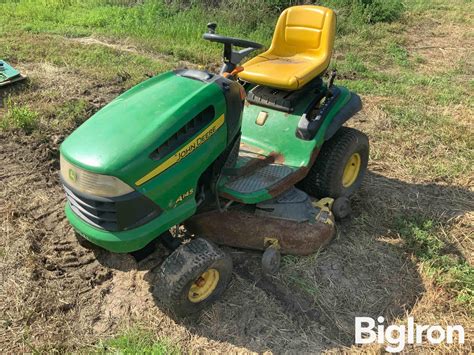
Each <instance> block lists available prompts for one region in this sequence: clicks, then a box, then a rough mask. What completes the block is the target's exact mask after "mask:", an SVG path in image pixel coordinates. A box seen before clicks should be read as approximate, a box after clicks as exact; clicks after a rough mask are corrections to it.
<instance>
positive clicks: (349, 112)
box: [324, 92, 362, 141]
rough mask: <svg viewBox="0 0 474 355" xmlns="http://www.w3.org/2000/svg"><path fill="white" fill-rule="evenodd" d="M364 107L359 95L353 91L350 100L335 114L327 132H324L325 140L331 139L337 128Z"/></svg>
mask: <svg viewBox="0 0 474 355" xmlns="http://www.w3.org/2000/svg"><path fill="white" fill-rule="evenodd" d="M361 109H362V101H361V99H360V97H359V95H357V94H354V93H353V92H351V98H350V99H349V101H348V102H347V103H346V104H345V105H344V107H343V108H341V110H340V111H339V112H338V113H337V114H336V116H334V118H333V119H332V121H331V123H330V124H329V127H328V128H327V129H326V133H325V134H324V140H325V141H327V140H328V139H330V138H331V137H332V136H333V135H334V134H335V133H336V132H337V130H338V129H339V128H340V127H341V126H342V125H343V124H344V123H345V122H346V121H347V120H349V118H351V117H352V116H354V115H355V114H356V113H357V112H359V111H360V110H361Z"/></svg>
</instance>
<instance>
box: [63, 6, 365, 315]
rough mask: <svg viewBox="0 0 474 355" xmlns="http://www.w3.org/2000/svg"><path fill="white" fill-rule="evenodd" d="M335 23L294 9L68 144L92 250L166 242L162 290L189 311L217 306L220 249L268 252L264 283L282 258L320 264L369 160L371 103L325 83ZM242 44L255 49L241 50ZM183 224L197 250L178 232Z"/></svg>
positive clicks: (75, 201)
mask: <svg viewBox="0 0 474 355" xmlns="http://www.w3.org/2000/svg"><path fill="white" fill-rule="evenodd" d="M335 24H336V18H335V14H334V12H333V11H332V10H330V9H327V8H324V7H321V6H310V5H305V6H294V7H290V8H288V9H286V10H285V11H284V12H283V13H282V14H281V16H280V19H279V20H278V23H277V26H276V29H275V34H274V36H273V41H272V44H271V47H270V48H269V49H268V50H267V51H266V52H264V53H262V54H259V55H257V56H256V57H255V58H253V59H251V60H250V61H248V62H247V63H245V64H244V65H243V67H241V66H238V64H239V63H240V61H241V60H242V59H243V58H244V57H245V56H247V55H248V54H249V53H251V52H252V51H254V50H256V49H259V48H261V47H262V46H261V45H260V44H258V43H255V42H251V41H247V40H243V39H237V38H232V37H226V36H222V35H219V34H217V33H216V27H217V26H216V24H214V23H210V24H208V32H207V33H205V34H204V35H203V38H204V39H206V40H209V41H212V42H218V43H221V44H223V45H224V55H223V59H224V64H223V66H222V69H221V71H220V73H219V74H212V73H208V72H206V71H198V70H188V69H181V70H175V71H172V72H167V73H164V74H161V75H159V76H157V77H154V78H152V79H149V80H147V81H145V82H143V83H141V84H139V85H137V86H135V87H134V88H132V89H130V90H129V91H127V92H126V93H124V94H122V95H121V96H119V97H118V98H116V99H115V100H113V101H112V102H111V103H110V104H108V105H107V106H106V107H104V108H103V109H102V110H100V111H99V112H97V113H96V114H95V115H94V116H93V117H91V118H90V119H89V120H87V121H86V122H85V123H84V124H83V125H82V126H80V127H79V128H78V129H77V130H76V131H75V132H73V133H72V134H71V135H70V136H69V137H68V138H67V139H66V140H65V141H64V143H63V144H62V145H61V178H62V181H63V184H64V188H65V191H66V195H67V200H68V202H67V204H66V215H67V218H68V220H69V221H70V223H71V224H72V226H73V227H74V229H75V230H76V232H77V237H78V240H79V242H81V243H82V244H83V245H86V244H90V243H92V244H95V245H98V246H100V247H102V248H105V249H107V250H109V251H112V252H119V253H124V252H134V251H137V250H139V249H141V248H143V247H145V246H146V245H148V244H149V243H150V242H152V241H153V240H155V239H156V238H159V240H161V241H162V242H163V244H164V245H165V246H167V247H168V248H170V249H171V254H170V255H169V256H168V257H167V258H166V260H165V261H164V262H163V263H162V264H161V266H160V278H159V282H158V283H157V285H156V287H155V290H154V292H155V293H156V295H157V296H158V298H159V299H160V301H162V303H163V304H164V305H165V306H166V307H168V308H169V309H171V310H172V311H174V312H175V313H177V314H187V313H192V312H196V311H199V310H200V309H202V308H204V307H205V306H207V305H209V304H210V303H212V302H213V301H214V300H216V299H217V298H218V297H219V296H220V295H221V293H222V292H223V291H224V290H225V288H226V287H227V284H228V282H229V280H230V278H231V275H232V260H231V259H230V257H229V256H228V255H227V254H226V253H224V252H223V251H222V250H221V249H219V248H218V247H217V246H216V245H215V244H214V243H212V242H211V241H213V242H215V243H216V244H223V245H229V246H233V247H240V248H248V249H257V250H264V253H263V257H262V266H263V270H264V272H265V273H274V272H276V271H277V270H278V265H279V260H280V253H284V254H294V255H308V254H311V253H314V252H315V251H317V250H318V249H319V248H320V247H322V246H324V245H326V244H327V243H328V242H329V241H330V239H331V238H332V237H333V235H334V233H335V217H336V218H343V217H345V216H347V215H348V214H349V213H350V205H349V200H348V198H349V197H350V196H351V195H352V194H353V193H354V192H355V191H356V190H357V188H358V187H359V186H360V184H361V182H362V179H363V176H364V173H365V170H366V167H367V162H368V153H369V145H368V139H367V137H366V136H365V135H364V134H363V133H361V132H359V131H357V130H355V129H352V128H347V127H343V124H344V123H345V122H346V121H347V120H348V119H349V118H351V117H352V116H353V115H354V114H355V113H357V112H358V111H359V110H360V109H361V106H362V105H361V101H360V98H359V97H358V96H357V95H356V94H354V93H352V92H350V91H349V90H347V89H346V88H344V87H338V86H335V85H333V81H334V78H335V73H334V72H333V73H332V74H331V76H330V79H329V80H328V82H327V83H324V82H323V80H322V75H323V74H324V72H325V71H326V69H327V67H328V65H329V62H330V57H331V52H332V49H333V45H334V36H335ZM235 47H241V48H243V49H241V50H236V49H235ZM178 224H183V225H184V226H185V228H186V230H187V232H188V233H189V234H190V236H191V239H190V240H189V241H185V242H182V239H181V238H178V237H175V236H172V235H171V234H170V233H169V232H168V230H169V229H170V228H172V227H173V226H175V225H178Z"/></svg>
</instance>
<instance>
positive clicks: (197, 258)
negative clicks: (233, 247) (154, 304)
mask: <svg viewBox="0 0 474 355" xmlns="http://www.w3.org/2000/svg"><path fill="white" fill-rule="evenodd" d="M231 277H232V259H231V258H230V256H229V255H227V254H226V253H225V252H224V251H222V250H221V249H219V248H218V247H217V246H215V245H214V244H212V243H211V242H209V241H207V240H205V239H202V238H198V239H194V240H192V241H191V242H189V243H187V244H183V245H181V246H180V247H178V248H177V249H176V250H175V251H174V252H173V253H172V254H171V255H170V256H168V258H167V259H166V260H165V261H164V262H163V264H162V265H161V266H160V271H159V280H158V285H156V287H155V289H154V291H153V293H154V294H155V297H156V298H157V299H158V300H159V302H160V303H162V304H163V305H164V306H165V307H166V308H168V309H169V310H171V311H172V312H173V313H175V314H176V315H178V316H184V315H187V314H192V313H196V312H199V311H200V310H202V309H203V308H205V307H207V306H209V305H210V304H211V303H213V302H214V301H216V300H217V299H218V298H219V297H220V296H221V294H222V293H223V292H224V290H225V289H226V287H227V285H228V284H229V281H230V279H231Z"/></svg>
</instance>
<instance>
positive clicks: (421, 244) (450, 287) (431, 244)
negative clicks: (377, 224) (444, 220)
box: [397, 218, 474, 315]
mask: <svg viewBox="0 0 474 355" xmlns="http://www.w3.org/2000/svg"><path fill="white" fill-rule="evenodd" d="M398 224H399V225H398V228H397V229H398V231H399V233H400V236H401V237H402V239H403V240H404V241H405V243H406V248H407V250H408V251H409V252H411V253H413V255H414V256H415V257H416V258H417V260H418V261H419V262H421V263H424V264H425V266H426V272H427V273H428V274H429V275H430V276H431V277H433V278H434V280H435V281H436V283H437V284H438V285H439V286H441V287H443V288H445V289H446V290H447V291H448V292H450V293H451V294H453V295H454V296H455V298H456V301H457V302H459V303H460V304H462V305H465V306H466V307H467V308H468V309H469V310H470V312H471V313H472V314H473V315H474V268H473V267H472V266H471V265H470V264H469V263H468V262H467V261H466V260H465V259H464V257H462V256H460V255H457V254H453V253H452V251H453V248H452V246H451V247H450V246H449V245H448V244H447V242H446V240H445V238H443V237H441V236H438V235H437V232H436V231H437V230H439V228H437V226H436V225H435V222H433V221H432V220H429V219H428V220H423V219H419V218H418V219H416V218H415V219H414V218H411V219H408V220H407V219H403V220H400V221H399V222H398ZM454 250H455V249H454Z"/></svg>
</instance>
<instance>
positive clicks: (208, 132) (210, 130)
mask: <svg viewBox="0 0 474 355" xmlns="http://www.w3.org/2000/svg"><path fill="white" fill-rule="evenodd" d="M223 124H224V115H223V114H222V115H221V116H220V117H219V118H218V119H217V120H215V121H214V122H213V123H211V125H210V126H209V127H207V128H206V129H205V130H204V131H202V132H201V133H199V135H197V136H196V138H194V139H193V140H192V141H191V142H189V143H188V144H186V145H185V146H184V147H183V148H181V149H180V150H178V151H177V152H176V153H175V154H174V155H173V156H172V157H170V158H168V159H167V160H166V161H165V162H164V163H163V164H161V165H158V166H157V167H156V168H155V169H153V170H152V171H150V172H149V173H148V174H146V175H145V176H144V177H142V178H141V179H139V180H138V181H137V182H136V183H135V185H137V186H140V185H143V184H144V183H145V182H147V181H148V180H151V179H153V178H154V177H155V176H157V175H159V174H161V173H162V172H163V171H165V170H167V169H169V168H170V167H172V166H173V165H175V164H176V163H178V162H180V161H181V159H184V158H186V157H187V156H188V155H189V154H191V153H192V152H193V151H194V150H195V149H197V148H198V147H199V146H200V145H201V144H203V143H204V142H205V141H207V140H208V139H209V137H211V136H212V135H213V134H214V133H215V132H216V131H217V130H218V129H219V128H220V127H221V126H222V125H223Z"/></svg>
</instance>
